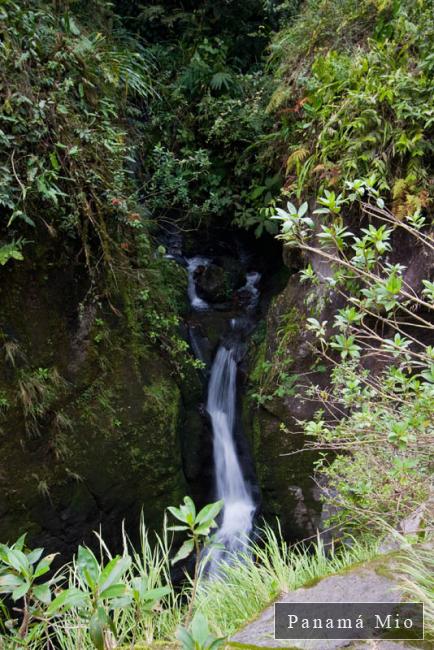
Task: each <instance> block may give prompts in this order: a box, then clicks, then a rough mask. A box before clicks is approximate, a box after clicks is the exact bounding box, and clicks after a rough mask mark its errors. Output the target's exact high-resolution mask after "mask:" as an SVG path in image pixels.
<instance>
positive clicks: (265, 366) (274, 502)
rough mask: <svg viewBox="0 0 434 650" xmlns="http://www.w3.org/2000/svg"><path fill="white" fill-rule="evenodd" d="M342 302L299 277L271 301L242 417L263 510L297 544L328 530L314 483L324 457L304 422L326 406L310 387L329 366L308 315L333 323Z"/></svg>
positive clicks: (322, 382) (323, 381)
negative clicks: (315, 346) (311, 446)
mask: <svg viewBox="0 0 434 650" xmlns="http://www.w3.org/2000/svg"><path fill="white" fill-rule="evenodd" d="M335 301H336V297H335V296H333V295H331V294H327V293H325V288H324V287H316V288H314V289H310V290H309V289H307V288H306V287H305V286H304V285H302V284H300V282H299V280H298V275H295V274H294V275H292V276H291V277H290V279H289V281H288V283H287V285H286V287H285V289H284V290H283V291H282V292H281V293H279V294H278V295H277V296H275V297H274V298H273V300H272V301H271V303H270V305H269V308H268V311H267V314H266V319H265V325H266V326H265V334H264V337H263V339H262V341H260V342H256V344H255V345H254V346H253V348H252V350H251V356H250V371H249V389H248V391H247V395H246V397H245V398H244V405H243V414H244V415H243V417H244V426H245V430H246V431H247V432H250V438H251V446H252V449H253V455H254V461H255V466H256V474H257V477H258V482H259V487H260V490H261V493H262V513H263V515H264V516H265V517H266V518H267V519H268V521H270V522H271V523H272V522H273V520H274V519H275V517H279V519H280V523H281V526H282V530H283V533H284V535H285V537H286V538H288V539H293V540H296V539H301V538H304V537H307V536H309V535H313V534H315V532H316V529H317V528H318V527H321V525H322V505H321V501H320V495H321V490H320V488H319V487H318V485H317V483H316V482H315V480H314V478H313V475H314V463H315V460H316V459H317V454H316V453H314V452H312V451H307V450H305V449H304V447H305V442H306V441H305V438H304V435H303V433H302V432H301V431H300V428H301V427H300V425H299V424H298V423H297V420H304V419H309V418H311V417H312V416H313V414H314V413H315V411H316V410H317V409H318V408H319V407H320V404H318V403H316V402H314V401H312V400H310V399H308V398H307V396H306V394H305V389H304V386H305V385H306V384H308V383H309V382H312V383H314V384H318V385H319V386H323V387H326V386H327V384H328V382H329V369H328V368H326V367H325V366H324V364H323V363H322V360H321V359H320V358H318V357H317V356H316V355H314V354H313V353H312V350H311V347H310V345H309V340H310V333H309V332H308V330H307V328H306V323H307V318H309V317H310V316H313V317H315V318H318V317H320V319H321V320H322V319H323V318H327V313H328V312H329V311H330V310H332V309H334V308H336V302H335ZM301 386H303V388H302V387H301ZM254 395H256V396H258V395H259V398H258V397H253V396H254ZM258 402H259V404H258Z"/></svg>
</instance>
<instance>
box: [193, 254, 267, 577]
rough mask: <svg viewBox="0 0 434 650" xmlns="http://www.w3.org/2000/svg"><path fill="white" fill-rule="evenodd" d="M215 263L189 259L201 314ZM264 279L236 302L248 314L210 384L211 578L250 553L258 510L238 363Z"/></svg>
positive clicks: (235, 322) (222, 351) (233, 325)
mask: <svg viewBox="0 0 434 650" xmlns="http://www.w3.org/2000/svg"><path fill="white" fill-rule="evenodd" d="M210 263H211V260H209V259H208V258H205V257H201V256H196V257H192V258H190V259H188V260H187V270H188V295H189V298H190V303H191V306H192V308H193V310H194V311H196V312H204V311H206V310H210V305H208V303H206V302H205V301H204V300H202V299H201V298H200V297H199V296H198V295H197V291H196V283H195V275H196V273H197V272H198V271H199V269H200V267H201V266H208V265H209V264H210ZM259 280H260V274H259V273H256V272H254V271H252V272H249V273H247V275H246V281H245V284H244V286H242V287H241V288H240V289H239V290H238V292H237V302H238V304H239V305H242V308H243V311H244V312H245V315H244V316H243V317H239V318H231V319H230V320H229V325H230V335H229V336H228V337H226V340H225V341H224V342H223V343H222V344H221V345H220V346H219V348H218V350H217V353H216V356H215V359H214V362H213V364H212V368H211V375H210V379H209V385H208V398H207V405H206V407H207V411H208V413H209V416H210V419H211V424H212V432H213V459H214V469H215V484H216V485H215V487H216V498H217V499H221V500H223V502H224V506H223V512H222V514H221V521H220V525H219V528H218V531H217V535H216V541H217V542H218V545H217V547H216V548H213V549H212V550H211V552H210V554H209V555H208V564H207V571H208V572H209V574H211V575H212V574H213V573H216V571H217V570H218V565H219V563H220V562H221V561H222V560H223V559H224V557H225V556H227V554H228V553H234V552H235V553H236V552H240V551H245V550H246V548H247V545H248V542H249V537H250V533H251V531H252V525H253V517H254V513H255V510H256V505H255V501H254V498H253V496H252V492H251V489H250V485H249V483H248V481H246V478H245V476H244V474H243V469H242V466H241V463H240V459H239V457H238V453H237V447H236V443H235V433H236V432H235V429H236V421H237V412H236V406H237V372H238V360H239V358H240V357H241V356H242V353H241V350H242V346H243V342H242V340H243V336H245V334H246V332H247V331H249V329H251V325H252V322H253V321H252V319H251V316H249V315H248V314H249V312H252V311H253V310H254V309H255V307H256V306H257V303H258V300H259V290H258V288H257V284H258V282H259ZM196 336H197V334H196V331H195V329H194V326H190V340H191V344H192V348H193V351H194V352H195V354H196V356H197V357H198V358H202V357H201V351H200V345H198V342H197V340H196Z"/></svg>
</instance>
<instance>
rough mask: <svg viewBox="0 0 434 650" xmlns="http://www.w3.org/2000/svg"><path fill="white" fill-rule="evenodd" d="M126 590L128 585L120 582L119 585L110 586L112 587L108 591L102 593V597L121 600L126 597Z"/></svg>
mask: <svg viewBox="0 0 434 650" xmlns="http://www.w3.org/2000/svg"><path fill="white" fill-rule="evenodd" d="M126 589H127V587H126V585H124V584H122V583H121V582H118V583H117V584H114V585H110V587H107V589H104V591H101V593H100V597H101V598H120V597H121V596H124V595H125V591H126Z"/></svg>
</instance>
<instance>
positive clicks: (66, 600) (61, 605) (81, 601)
mask: <svg viewBox="0 0 434 650" xmlns="http://www.w3.org/2000/svg"><path fill="white" fill-rule="evenodd" d="M87 601H88V596H87V594H86V593H85V592H83V591H81V590H80V589H77V588H76V587H70V588H69V589H65V590H64V591H62V592H61V593H60V594H59V595H58V596H56V598H55V599H54V600H53V602H52V603H51V604H50V605H49V607H48V609H47V615H48V616H52V615H53V614H55V613H56V612H58V611H59V610H62V611H66V610H68V609H71V607H82V606H83V605H85V604H86V602H87Z"/></svg>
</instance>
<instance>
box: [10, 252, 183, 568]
mask: <svg viewBox="0 0 434 650" xmlns="http://www.w3.org/2000/svg"><path fill="white" fill-rule="evenodd" d="M172 271H173V269H172ZM2 276H3V277H2V283H1V289H0V304H1V322H0V329H1V336H2V351H1V357H0V404H2V406H1V407H0V410H1V413H0V417H1V421H0V426H1V429H0V455H1V459H2V462H1V470H0V484H1V489H0V541H2V542H5V541H8V540H9V541H12V540H13V539H14V538H16V537H17V536H18V535H19V534H21V533H23V532H24V531H28V532H29V535H30V538H31V541H32V543H40V544H43V545H44V546H45V547H46V548H48V549H50V550H55V551H57V552H60V553H62V554H64V555H65V556H70V554H71V553H72V551H73V550H75V548H76V544H77V543H79V542H82V541H83V540H84V541H85V542H87V543H91V542H92V540H95V537H94V535H93V534H92V531H93V530H97V529H98V528H99V526H100V524H102V526H103V527H102V530H103V534H104V537H105V539H107V541H108V542H109V543H110V544H112V546H113V547H114V546H117V545H118V544H119V542H120V537H121V523H122V520H124V519H125V520H126V524H127V529H128V530H130V531H131V532H132V533H134V531H137V529H138V521H139V517H140V512H141V510H142V509H143V513H144V519H145V522H146V524H147V525H148V526H149V527H151V528H155V529H158V528H160V527H161V524H162V520H163V513H164V509H165V507H166V506H167V505H169V504H176V503H178V502H179V500H180V499H181V497H182V496H183V495H184V494H185V493H186V492H187V485H186V481H185V477H184V472H183V467H182V455H181V441H180V431H181V429H182V428H183V420H184V418H185V417H186V409H185V405H184V402H183V398H182V395H181V388H182V387H183V386H182V380H180V379H179V378H178V377H177V376H176V373H175V372H174V370H173V367H172V366H171V365H170V364H169V362H168V360H167V358H166V357H165V356H164V355H163V354H162V353H161V352H160V351H159V349H158V346H157V344H152V343H149V338H146V336H145V333H144V332H143V334H141V332H140V328H141V324H140V322H137V323H136V328H135V331H134V328H133V329H132V328H131V322H128V321H130V320H131V317H132V316H133V317H134V314H131V313H130V314H129V315H126V310H125V309H124V307H125V304H124V303H125V300H124V299H123V298H122V297H119V299H118V300H117V302H116V308H115V307H114V306H113V301H109V300H107V299H105V298H104V297H101V296H96V295H95V294H90V293H89V288H90V285H89V282H88V279H87V278H86V277H85V276H83V275H80V274H79V273H76V272H75V271H74V269H73V266H72V265H71V268H69V269H59V268H57V267H53V268H52V269H51V270H50V269H49V270H48V271H46V272H44V273H39V272H38V271H37V270H35V269H33V268H32V267H31V266H29V265H27V266H24V265H21V266H17V267H15V268H14V269H11V270H7V269H4V270H3V271H2ZM178 279H179V281H180V283H181V284H182V285H183V286H184V284H185V273H184V272H183V269H180V273H179V278H178ZM125 291H127V289H126V290H125ZM123 294H124V295H125V292H123ZM118 307H119V308H118Z"/></svg>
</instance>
